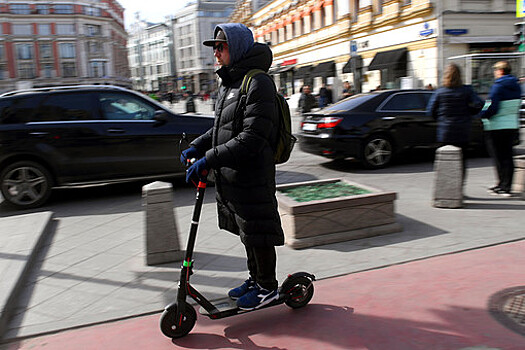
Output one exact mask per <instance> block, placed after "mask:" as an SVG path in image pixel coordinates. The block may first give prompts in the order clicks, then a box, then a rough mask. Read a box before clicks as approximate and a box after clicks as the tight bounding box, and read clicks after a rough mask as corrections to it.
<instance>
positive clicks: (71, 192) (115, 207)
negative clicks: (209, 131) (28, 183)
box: [0, 180, 215, 218]
mask: <svg viewBox="0 0 525 350" xmlns="http://www.w3.org/2000/svg"><path fill="white" fill-rule="evenodd" d="M151 182H152V181H147V182H146V181H139V182H129V183H122V184H111V185H102V186H93V187H85V188H68V189H57V190H54V192H53V193H52V194H51V197H50V199H49V202H48V203H47V204H46V205H44V206H42V207H39V208H34V209H27V210H17V209H16V208H14V207H13V206H11V205H9V204H8V203H6V202H5V201H4V202H2V203H0V217H8V216H14V215H22V214H31V213H39V212H43V211H52V212H54V215H55V217H59V218H61V217H62V218H63V217H69V216H77V215H99V214H119V213H132V212H140V211H143V210H144V208H143V206H142V187H143V186H144V185H147V184H148V183H151ZM167 182H170V181H167ZM171 183H172V185H173V193H174V196H173V197H174V200H173V202H174V207H179V206H193V204H194V202H195V190H194V187H193V185H188V184H186V183H185V182H184V181H181V180H173V181H171ZM209 189H212V190H208V193H206V196H205V197H204V203H211V202H214V201H215V189H214V188H213V187H211V186H210V187H209ZM212 193H213V194H212Z"/></svg>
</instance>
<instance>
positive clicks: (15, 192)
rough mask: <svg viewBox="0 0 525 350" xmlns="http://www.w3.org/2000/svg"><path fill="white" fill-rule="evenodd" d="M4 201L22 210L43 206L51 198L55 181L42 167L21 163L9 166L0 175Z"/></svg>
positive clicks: (34, 163) (29, 162) (26, 162)
mask: <svg viewBox="0 0 525 350" xmlns="http://www.w3.org/2000/svg"><path fill="white" fill-rule="evenodd" d="M0 186H1V191H2V196H3V197H4V199H5V200H6V201H7V202H9V203H11V204H12V205H14V206H15V207H17V208H20V209H27V208H35V207H38V206H41V205H42V204H44V203H45V201H46V200H47V199H48V198H49V195H50V194H51V188H52V186H53V179H52V177H51V174H50V173H49V171H48V170H47V169H46V168H45V167H43V166H42V165H40V164H38V163H36V162H31V161H21V162H16V163H13V164H11V165H8V166H7V167H6V168H5V169H4V170H3V171H2V173H1V174H0Z"/></svg>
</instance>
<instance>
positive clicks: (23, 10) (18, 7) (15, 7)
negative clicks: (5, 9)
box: [9, 4, 31, 15]
mask: <svg viewBox="0 0 525 350" xmlns="http://www.w3.org/2000/svg"><path fill="white" fill-rule="evenodd" d="M9 7H10V8H11V13H15V14H17V15H29V14H30V13H31V9H30V8H29V4H11V5H10V6H9Z"/></svg>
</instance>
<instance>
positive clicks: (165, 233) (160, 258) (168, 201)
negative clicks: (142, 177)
mask: <svg viewBox="0 0 525 350" xmlns="http://www.w3.org/2000/svg"><path fill="white" fill-rule="evenodd" d="M142 200H143V205H144V206H145V215H146V217H145V223H146V239H145V241H146V264H147V265H156V264H164V263H169V262H173V261H182V260H183V259H184V251H182V250H180V245H179V231H178V230H177V225H176V223H175V216H174V212H173V191H172V185H171V184H170V183H167V182H161V181H156V182H152V183H150V184H147V185H145V186H143V187H142Z"/></svg>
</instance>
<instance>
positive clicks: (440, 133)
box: [427, 63, 483, 181]
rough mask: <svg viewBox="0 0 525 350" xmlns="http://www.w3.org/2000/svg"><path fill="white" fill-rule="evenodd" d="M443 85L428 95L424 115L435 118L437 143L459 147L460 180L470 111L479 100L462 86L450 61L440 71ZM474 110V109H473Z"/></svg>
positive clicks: (468, 88) (467, 140)
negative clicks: (461, 160) (460, 155)
mask: <svg viewBox="0 0 525 350" xmlns="http://www.w3.org/2000/svg"><path fill="white" fill-rule="evenodd" d="M442 84H443V86H442V87H440V88H439V89H437V90H436V92H435V93H434V94H433V95H432V97H431V99H430V101H429V103H428V107H427V114H429V115H431V116H433V117H434V118H436V119H437V121H438V125H437V141H438V142H439V143H440V144H441V145H453V146H456V147H459V148H461V151H462V159H463V181H464V180H465V175H466V164H467V163H466V158H467V157H466V149H467V146H468V144H469V138H470V130H471V128H472V114H474V115H475V114H477V113H478V112H479V110H480V109H481V107H482V106H483V101H482V100H481V99H480V98H479V97H478V95H476V93H475V92H474V90H472V88H471V87H470V86H467V85H463V82H462V80H461V71H460V69H459V67H458V66H457V65H456V64H454V63H451V64H449V65H448V66H447V67H446V69H445V72H444V74H443V82H442ZM474 111H475V112H474Z"/></svg>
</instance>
